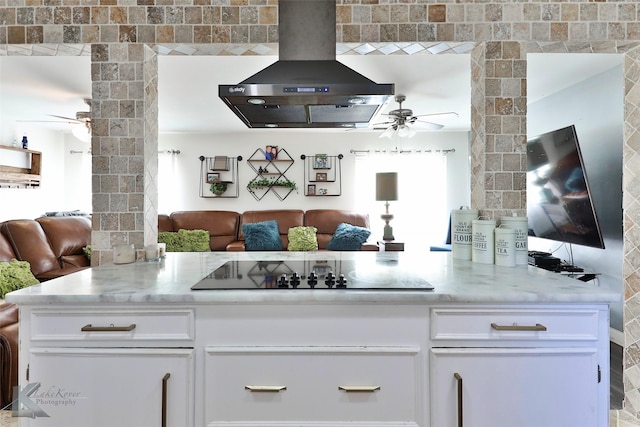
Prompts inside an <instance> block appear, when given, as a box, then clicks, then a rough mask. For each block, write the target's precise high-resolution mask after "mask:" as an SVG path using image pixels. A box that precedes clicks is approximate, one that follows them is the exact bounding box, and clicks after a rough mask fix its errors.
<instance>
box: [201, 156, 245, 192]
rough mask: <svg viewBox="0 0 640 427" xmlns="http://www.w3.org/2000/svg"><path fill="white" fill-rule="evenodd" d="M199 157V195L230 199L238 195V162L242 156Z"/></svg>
mask: <svg viewBox="0 0 640 427" xmlns="http://www.w3.org/2000/svg"><path fill="white" fill-rule="evenodd" d="M199 159H200V197H202V198H205V199H211V198H223V199H224V198H226V199H230V198H237V197H238V196H239V195H240V190H239V185H238V162H240V161H241V160H242V156H237V157H228V156H214V157H205V156H200V157H199ZM216 189H217V191H214V190H216Z"/></svg>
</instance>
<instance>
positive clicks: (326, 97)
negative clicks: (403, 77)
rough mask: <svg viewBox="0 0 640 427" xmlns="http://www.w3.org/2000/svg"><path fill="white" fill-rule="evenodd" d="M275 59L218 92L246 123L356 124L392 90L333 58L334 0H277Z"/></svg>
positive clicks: (370, 114)
mask: <svg viewBox="0 0 640 427" xmlns="http://www.w3.org/2000/svg"><path fill="white" fill-rule="evenodd" d="M278 3H279V4H278V31H279V32H278V37H279V59H278V61H276V62H275V63H273V64H272V65H270V66H268V67H267V68H265V69H263V70H261V71H259V72H257V73H256V74H254V75H252V76H251V77H249V78H247V79H245V80H243V81H242V82H240V83H238V84H234V85H219V86H218V95H219V97H220V98H221V99H222V100H223V101H224V102H225V103H226V104H227V105H228V106H229V108H231V110H232V111H233V112H234V113H235V114H236V115H237V116H238V117H239V118H240V119H241V120H242V121H243V122H244V123H245V124H246V125H247V127H250V128H356V127H359V128H362V127H366V126H367V125H368V124H369V122H370V121H371V120H372V119H373V118H374V117H375V115H376V114H377V113H378V111H379V110H380V108H381V107H382V106H383V105H384V103H385V102H386V101H387V100H388V99H389V98H390V97H391V96H392V95H393V94H394V91H395V87H394V85H393V84H377V83H375V82H374V81H372V80H370V79H368V78H367V77H365V76H363V75H362V74H360V73H358V72H356V71H354V70H352V69H351V68H349V67H347V66H346V65H344V64H342V63H340V62H338V61H337V60H336V2H335V0H279V2H278Z"/></svg>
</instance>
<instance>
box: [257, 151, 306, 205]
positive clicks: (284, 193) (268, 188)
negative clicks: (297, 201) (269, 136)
mask: <svg viewBox="0 0 640 427" xmlns="http://www.w3.org/2000/svg"><path fill="white" fill-rule="evenodd" d="M247 163H248V164H249V166H250V167H251V169H253V171H254V172H255V174H256V175H255V177H254V178H253V179H252V180H251V181H249V183H248V184H247V190H249V193H251V195H252V196H253V197H254V198H255V199H256V200H262V199H263V198H264V196H266V195H267V193H269V192H271V193H273V194H275V195H276V197H277V198H278V199H280V200H281V201H282V200H284V199H286V198H287V197H288V196H289V194H291V192H292V191H293V190H295V189H296V186H295V183H294V182H293V181H290V180H289V179H288V178H287V177H286V175H285V174H286V173H287V172H288V171H289V168H291V166H292V165H293V159H292V158H291V156H290V155H289V153H288V152H287V150H285V149H284V148H281V149H279V150H278V158H277V159H267V153H266V152H265V151H264V150H263V149H262V148H258V149H257V150H256V151H254V152H253V154H252V155H251V157H249V159H248V160H247Z"/></svg>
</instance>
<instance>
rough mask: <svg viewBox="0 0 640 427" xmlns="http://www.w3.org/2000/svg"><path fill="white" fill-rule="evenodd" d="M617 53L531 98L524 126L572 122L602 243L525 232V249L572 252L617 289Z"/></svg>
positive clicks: (533, 129)
mask: <svg viewBox="0 0 640 427" xmlns="http://www.w3.org/2000/svg"><path fill="white" fill-rule="evenodd" d="M619 56H620V66H618V67H615V68H613V69H610V70H609V71H606V72H604V73H602V74H599V75H597V76H595V77H593V78H591V79H588V80H585V81H582V82H578V83H576V84H575V85H573V86H571V87H569V88H567V89H565V90H564V91H561V92H558V93H556V94H554V95H552V96H548V97H546V98H543V99H541V100H540V101H538V102H535V103H532V104H530V105H529V106H528V111H527V132H528V134H529V136H530V137H531V136H535V135H539V134H541V133H544V132H548V131H551V130H555V129H559V128H562V127H565V126H569V125H571V124H574V125H575V126H576V132H577V134H578V139H579V144H580V148H581V152H582V155H583V159H584V163H585V173H586V175H587V178H588V180H589V186H590V190H591V194H592V197H593V201H594V207H595V210H596V214H597V215H598V220H599V222H600V226H601V229H602V234H603V237H604V242H605V248H606V249H604V250H602V249H594V248H589V247H586V246H580V245H561V244H560V243H558V242H554V241H551V240H546V239H536V238H530V239H529V246H530V249H535V250H544V251H548V252H554V255H555V256H557V257H559V258H561V259H563V260H570V259H571V256H572V255H573V261H574V263H575V264H578V265H581V266H584V267H585V268H586V269H587V270H589V271H593V272H596V273H600V274H601V275H600V276H599V279H598V282H597V284H598V285H600V286H605V287H609V288H611V289H613V290H615V291H616V292H619V293H620V294H621V295H622V293H623V282H622V260H623V256H622V147H623V134H622V132H623V122H624V109H623V105H624V80H623V72H622V55H619ZM549 73H553V70H549ZM529 78H530V79H531V78H535V76H529ZM622 325H623V323H622V302H620V303H617V304H614V305H613V306H612V312H611V326H612V327H613V328H616V329H618V330H620V331H622Z"/></svg>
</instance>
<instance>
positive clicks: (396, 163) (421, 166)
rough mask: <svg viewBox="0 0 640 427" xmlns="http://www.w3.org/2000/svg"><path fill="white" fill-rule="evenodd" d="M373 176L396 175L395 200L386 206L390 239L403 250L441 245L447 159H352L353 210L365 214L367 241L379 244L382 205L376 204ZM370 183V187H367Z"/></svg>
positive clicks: (413, 155) (415, 155)
mask: <svg viewBox="0 0 640 427" xmlns="http://www.w3.org/2000/svg"><path fill="white" fill-rule="evenodd" d="M377 172H397V173H398V200H397V201H390V202H389V213H390V214H392V215H393V217H394V218H393V219H392V220H391V222H390V225H391V227H393V235H394V237H395V239H396V240H397V241H399V242H404V243H405V250H409V249H410V250H425V251H428V250H429V246H431V245H441V244H443V243H444V241H445V239H446V234H447V230H448V227H449V211H448V209H447V205H446V200H447V182H446V181H447V179H446V177H447V156H446V155H444V154H442V153H407V154H404V153H403V154H392V153H380V154H370V155H366V156H358V157H356V171H355V177H356V182H358V183H367V184H368V185H360V186H358V189H357V192H356V206H358V207H359V209H360V207H362V210H364V211H366V212H368V213H369V221H370V223H371V224H370V225H371V232H372V238H371V240H382V234H383V228H384V221H383V220H382V219H381V218H380V215H381V214H383V213H384V212H385V202H378V201H376V196H375V191H376V189H375V182H376V178H375V175H376V173H377ZM369 183H370V184H369Z"/></svg>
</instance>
